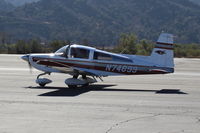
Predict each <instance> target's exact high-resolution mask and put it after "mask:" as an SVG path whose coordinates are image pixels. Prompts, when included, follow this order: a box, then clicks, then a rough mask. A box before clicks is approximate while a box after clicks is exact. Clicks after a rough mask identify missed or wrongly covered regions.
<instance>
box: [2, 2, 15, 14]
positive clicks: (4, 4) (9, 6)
mask: <svg viewBox="0 0 200 133" xmlns="http://www.w3.org/2000/svg"><path fill="white" fill-rule="evenodd" d="M13 8H14V7H13V5H12V4H10V3H8V2H6V1H5V0H0V12H1V11H4V12H5V11H10V10H12V9H13Z"/></svg>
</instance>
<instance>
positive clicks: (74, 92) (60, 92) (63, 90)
mask: <svg viewBox="0 0 200 133" xmlns="http://www.w3.org/2000/svg"><path fill="white" fill-rule="evenodd" d="M112 86H116V85H90V86H87V87H81V88H74V89H73V88H72V89H70V88H67V87H27V88H29V89H49V90H55V91H51V92H47V93H44V94H40V95H39V96H52V97H74V96H79V95H81V94H84V93H87V92H90V91H109V92H112V91H113V92H153V93H155V94H187V93H185V92H182V91H180V90H179V89H161V90H139V89H114V88H112V89H109V88H107V87H112Z"/></svg>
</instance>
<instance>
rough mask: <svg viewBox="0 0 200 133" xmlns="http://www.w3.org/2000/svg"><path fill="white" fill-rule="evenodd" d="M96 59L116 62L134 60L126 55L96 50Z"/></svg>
mask: <svg viewBox="0 0 200 133" xmlns="http://www.w3.org/2000/svg"><path fill="white" fill-rule="evenodd" d="M94 60H105V61H116V62H132V60H130V59H128V58H126V57H120V56H116V55H111V54H106V53H101V52H94Z"/></svg>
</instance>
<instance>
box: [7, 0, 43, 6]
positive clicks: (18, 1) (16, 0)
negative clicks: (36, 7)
mask: <svg viewBox="0 0 200 133" xmlns="http://www.w3.org/2000/svg"><path fill="white" fill-rule="evenodd" d="M5 1H6V2H8V3H11V4H12V5H14V6H16V7H17V6H22V5H24V4H26V3H32V2H37V1H39V0H5Z"/></svg>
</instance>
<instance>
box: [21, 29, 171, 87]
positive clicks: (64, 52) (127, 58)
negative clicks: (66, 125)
mask: <svg viewBox="0 0 200 133" xmlns="http://www.w3.org/2000/svg"><path fill="white" fill-rule="evenodd" d="M173 48H174V45H173V35H172V34H168V33H161V35H160V37H159V39H158V41H157V43H156V45H155V47H154V49H153V51H152V53H151V55H150V56H139V55H127V54H114V53H110V52H106V51H102V50H98V49H96V48H92V47H87V46H82V45H77V44H73V45H66V46H64V47H62V48H60V49H59V50H58V51H56V52H55V53H51V54H27V55H24V56H22V57H21V58H22V59H23V60H25V61H27V62H28V63H29V65H30V66H33V67H34V68H36V69H38V70H40V71H43V72H44V73H42V74H40V75H38V76H37V79H36V83H37V84H39V85H40V86H42V87H44V86H45V85H46V84H49V83H51V82H52V81H51V80H49V79H47V78H40V76H42V75H45V74H49V75H50V74H51V73H52V72H55V73H64V74H70V75H72V76H73V77H72V78H68V79H66V80H65V83H66V84H67V85H68V86H69V88H76V87H79V86H87V85H89V84H92V83H95V82H97V80H96V78H99V79H101V80H102V78H101V77H106V76H115V75H143V74H167V73H173V72H174V59H173V58H174V53H173Z"/></svg>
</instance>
